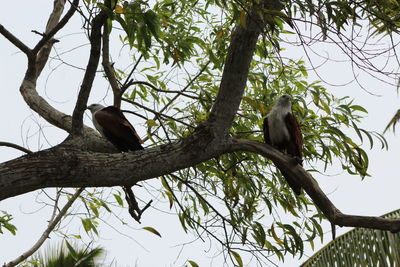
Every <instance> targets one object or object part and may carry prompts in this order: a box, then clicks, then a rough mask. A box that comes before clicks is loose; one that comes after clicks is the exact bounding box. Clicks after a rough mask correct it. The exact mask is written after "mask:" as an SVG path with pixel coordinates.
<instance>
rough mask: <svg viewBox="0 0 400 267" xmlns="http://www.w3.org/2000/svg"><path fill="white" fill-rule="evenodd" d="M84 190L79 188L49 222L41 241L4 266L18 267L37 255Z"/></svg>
mask: <svg viewBox="0 0 400 267" xmlns="http://www.w3.org/2000/svg"><path fill="white" fill-rule="evenodd" d="M83 190H84V188H83V187H82V188H79V189H78V190H77V191H76V192H75V194H73V196H72V197H71V198H70V199H69V200H68V202H67V203H66V204H65V206H64V207H63V208H62V209H61V210H60V212H59V213H58V215H57V216H56V217H55V218H54V219H53V220H52V221H50V222H49V224H48V226H47V228H46V230H45V231H44V232H43V234H42V236H41V237H40V238H39V240H38V241H37V242H36V243H35V244H34V245H33V246H32V247H31V248H30V249H29V250H28V251H26V252H24V253H23V254H22V255H21V256H19V257H17V258H16V259H15V260H12V261H10V262H9V263H7V264H4V265H3V266H4V267H12V266H16V265H17V264H19V263H21V262H22V261H24V260H26V259H27V258H28V257H29V256H31V255H32V254H33V253H35V252H36V251H37V250H38V249H39V248H40V247H41V246H42V244H43V243H44V241H46V239H47V238H48V237H49V235H50V233H51V232H52V231H53V229H54V227H56V225H57V224H58V223H59V222H60V220H61V219H62V217H63V216H64V215H65V214H66V213H67V211H68V209H69V208H70V207H71V205H72V203H74V201H75V200H76V199H77V198H78V197H79V195H80V194H81V193H82V191H83Z"/></svg>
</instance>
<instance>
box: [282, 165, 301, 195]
mask: <svg viewBox="0 0 400 267" xmlns="http://www.w3.org/2000/svg"><path fill="white" fill-rule="evenodd" d="M278 169H279V170H280V171H281V173H282V175H283V177H285V180H286V182H287V183H288V185H289V186H290V188H292V190H293V192H294V193H295V194H296V195H300V194H301V184H300V183H299V182H298V181H296V178H294V177H292V176H290V175H289V174H288V173H287V172H286V171H285V170H282V169H280V168H278Z"/></svg>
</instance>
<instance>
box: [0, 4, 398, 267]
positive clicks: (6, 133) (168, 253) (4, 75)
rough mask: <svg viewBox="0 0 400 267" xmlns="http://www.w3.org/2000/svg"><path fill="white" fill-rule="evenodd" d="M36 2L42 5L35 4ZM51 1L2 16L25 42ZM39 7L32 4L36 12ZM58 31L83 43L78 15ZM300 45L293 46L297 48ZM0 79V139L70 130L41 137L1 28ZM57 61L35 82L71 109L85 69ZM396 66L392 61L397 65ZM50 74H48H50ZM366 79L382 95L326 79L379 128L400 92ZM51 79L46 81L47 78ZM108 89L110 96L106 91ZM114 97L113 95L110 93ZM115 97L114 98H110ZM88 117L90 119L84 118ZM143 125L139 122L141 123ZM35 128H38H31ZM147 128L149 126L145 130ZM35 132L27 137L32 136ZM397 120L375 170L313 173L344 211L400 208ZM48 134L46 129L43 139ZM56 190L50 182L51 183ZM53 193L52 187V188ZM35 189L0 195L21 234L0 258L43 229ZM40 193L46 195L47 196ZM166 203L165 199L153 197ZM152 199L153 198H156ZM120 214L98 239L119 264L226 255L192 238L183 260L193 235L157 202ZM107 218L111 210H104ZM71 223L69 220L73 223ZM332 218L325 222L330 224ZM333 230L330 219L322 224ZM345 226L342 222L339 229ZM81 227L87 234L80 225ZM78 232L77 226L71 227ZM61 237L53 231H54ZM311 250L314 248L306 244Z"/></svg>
mask: <svg viewBox="0 0 400 267" xmlns="http://www.w3.org/2000/svg"><path fill="white" fill-rule="evenodd" d="M38 6H39V7H38ZM51 7H52V1H16V2H13V4H12V6H10V7H9V8H8V9H5V8H2V9H0V23H1V24H3V26H5V27H6V28H7V29H8V30H9V31H11V32H12V33H14V34H15V35H16V36H17V37H19V38H20V39H21V40H22V41H23V42H25V43H26V44H28V46H30V47H32V46H33V44H35V42H36V41H37V40H38V36H37V35H35V34H33V33H31V30H37V31H39V32H41V31H42V30H43V28H44V26H45V24H46V20H47V16H48V14H49V12H50V9H51ZM33 10H34V12H33ZM68 25H69V26H67V27H66V28H65V29H63V30H62V31H61V33H59V34H58V35H57V37H62V36H64V38H62V42H60V43H58V44H57V46H56V48H57V49H58V51H66V50H68V49H70V48H72V47H76V46H78V45H80V44H82V45H83V44H87V41H86V39H85V38H84V36H82V35H79V34H74V35H68V34H71V33H76V32H79V31H80V25H81V22H80V19H79V17H78V15H75V16H74V18H73V20H72V23H70V24H68ZM88 49H89V46H87V45H86V46H83V47H81V48H79V49H77V50H76V51H74V54H73V55H74V57H73V58H70V57H69V58H68V60H69V61H68V63H70V64H74V65H77V66H81V67H85V66H86V59H87V56H88ZM320 49H321V50H326V51H329V52H330V53H331V54H334V55H335V53H339V52H338V51H336V50H334V49H333V48H332V47H326V48H324V47H322V48H320ZM293 51H295V49H293ZM298 51H299V50H298V49H296V52H291V51H288V54H289V55H290V54H291V53H292V55H293V56H296V57H297V56H298V55H299V53H298ZM0 58H1V61H0V80H1V81H2V86H1V87H2V88H1V89H2V90H0V114H2V115H0V125H3V127H2V131H1V132H0V141H7V142H13V143H16V144H20V145H23V144H26V143H27V144H28V145H29V148H30V149H32V150H34V151H36V150H38V149H40V148H41V147H42V146H44V147H48V146H49V145H48V144H47V142H48V143H49V144H50V145H55V144H57V143H59V142H61V141H62V140H63V138H64V137H65V136H66V134H65V133H64V132H62V131H60V130H58V129H55V128H54V127H45V128H43V129H42V131H43V134H42V135H41V136H40V138H38V134H37V133H36V132H37V131H38V127H37V123H36V122H37V121H38V122H39V124H41V125H46V126H48V124H47V123H45V122H44V121H43V120H41V119H39V118H38V116H37V115H36V114H33V113H32V112H31V111H30V109H29V108H28V107H27V105H26V104H25V103H24V101H23V99H22V97H21V96H20V94H19V85H20V83H21V80H22V77H23V75H24V72H25V68H26V57H25V56H24V55H23V54H22V53H20V52H19V51H18V49H17V48H15V47H14V46H13V45H11V44H10V43H9V42H8V41H7V40H6V39H5V38H3V37H2V36H0ZM58 64H60V62H58V61H56V60H52V61H50V63H49V64H48V66H46V68H45V73H43V74H42V76H41V78H40V81H39V83H38V90H39V92H40V94H41V95H42V96H45V95H47V99H48V101H49V102H50V103H51V104H53V105H54V106H55V107H56V108H59V109H60V110H62V111H64V112H65V113H67V114H71V113H72V109H73V105H74V102H75V99H76V95H77V92H78V90H79V85H80V82H81V80H82V77H83V72H82V71H79V70H76V69H74V68H70V67H66V66H61V67H59V68H56V69H55V70H54V72H51V70H52V69H53V68H55V67H56V66H57V65H58ZM397 67H398V66H393V68H397ZM319 73H320V74H322V76H323V77H324V79H326V80H327V81H329V82H331V83H335V84H341V83H345V82H347V81H348V80H349V79H351V78H350V77H351V73H350V68H349V64H348V63H337V62H336V63H330V64H327V65H326V66H325V67H323V68H322V69H321V70H320V71H319ZM49 74H51V75H49ZM99 76H100V75H99ZM361 77H362V80H363V82H364V85H366V86H367V88H368V89H369V90H370V91H372V92H374V93H376V94H381V95H382V96H381V97H376V96H372V95H370V94H368V93H366V92H365V91H363V90H362V89H360V88H359V87H358V86H357V85H356V84H355V83H352V84H349V85H347V86H344V87H329V88H332V91H331V92H334V93H335V94H338V95H340V96H344V95H350V96H352V97H354V98H355V99H356V102H357V103H358V104H361V105H362V106H364V107H365V108H367V110H368V111H369V115H368V116H367V118H366V119H365V121H363V123H362V126H363V127H364V128H366V129H369V130H375V131H378V132H382V130H383V129H384V127H385V126H386V124H387V122H388V121H389V119H390V118H391V117H392V116H393V114H394V112H395V110H397V109H398V108H399V107H400V105H399V98H398V96H397V94H396V90H395V88H394V87H391V86H388V85H386V84H383V83H381V82H378V81H376V80H374V79H370V78H368V77H366V76H365V77H364V76H361ZM46 79H47V86H46ZM106 90H107V84H106V83H105V82H104V80H103V79H101V78H98V79H97V80H96V83H95V86H94V91H93V94H92V96H91V100H90V101H89V102H90V103H94V102H99V101H101V99H102V98H103V97H104V95H105V92H106ZM108 97H109V96H108ZM108 99H110V98H108ZM108 103H111V101H108ZM87 121H88V120H87ZM137 128H138V130H139V132H140V131H141V130H140V128H143V127H140V125H139V126H138V127H137ZM33 134H35V135H33ZM143 134H144V132H143ZM29 135H33V137H32V138H30V139H29V140H28V142H26V141H27V136H29ZM399 135H400V128H399V134H398V135H397V136H394V135H393V134H392V132H390V133H388V134H386V137H387V140H388V142H389V150H388V151H386V150H380V146H379V145H376V146H375V147H374V149H373V150H372V151H369V150H368V149H367V148H368V147H367V146H366V147H365V149H366V150H367V152H368V153H369V158H370V168H369V173H370V174H371V175H372V177H367V178H366V179H365V180H364V181H363V182H361V179H360V178H359V177H356V176H350V175H348V174H347V173H345V172H342V171H340V170H337V171H336V172H335V171H330V172H329V174H338V175H334V176H321V175H315V178H316V179H317V180H318V182H319V183H320V185H321V187H322V188H323V190H324V192H326V193H329V197H330V198H331V200H332V202H333V203H334V204H335V205H336V207H337V208H339V209H340V210H341V211H342V212H344V213H348V214H355V215H371V216H372V215H382V214H384V213H387V212H390V211H392V210H395V209H398V208H399V205H398V203H399V199H400V196H399V194H398V188H399V186H400V180H399V179H400V177H399V174H398V172H397V171H396V169H397V165H396V164H398V163H399V158H400V157H399V156H400V153H399V147H400V137H399ZM43 137H46V138H47V140H46V139H44V138H43ZM20 155H22V154H21V153H20V152H18V151H16V150H13V149H10V148H5V147H0V161H1V162H3V161H6V160H9V159H13V158H15V157H18V156H20ZM50 191H51V190H50ZM51 192H52V193H53V192H54V190H53V191H51ZM36 195H37V192H33V193H28V194H25V195H22V196H18V197H14V198H11V199H7V200H5V201H2V202H1V203H0V210H7V211H8V212H9V213H11V214H12V215H13V216H14V217H15V219H14V220H13V223H14V224H15V225H16V226H17V227H18V233H17V235H16V236H12V235H10V234H8V233H6V234H4V235H0V263H2V262H7V261H9V260H11V259H14V258H15V257H16V256H17V255H19V253H22V252H24V251H25V250H26V249H28V248H29V247H30V246H31V245H32V244H33V243H34V242H35V241H36V240H37V239H38V237H39V236H40V234H41V233H42V231H43V230H44V229H45V226H46V223H47V220H48V219H49V217H50V213H49V210H48V209H43V210H37V209H38V208H39V207H40V205H38V204H35V202H34V201H35V196H36ZM42 198H43V197H42ZM155 204H157V205H160V206H159V207H160V208H161V207H162V208H163V209H164V210H166V207H167V206H168V203H155ZM153 206H154V205H153ZM121 215H122V216H123V217H124V218H125V221H126V222H129V225H130V226H132V227H133V229H128V228H126V227H124V228H120V227H119V226H120V225H119V223H118V222H114V224H113V225H114V227H117V228H118V229H123V230H122V231H123V232H124V234H125V235H128V236H130V237H131V238H133V239H134V240H136V241H133V240H132V239H131V238H128V237H126V236H125V235H121V234H119V233H117V232H116V231H114V230H112V229H111V228H110V227H107V226H104V227H102V229H101V242H100V243H101V245H102V246H103V247H104V248H105V249H106V250H107V253H108V254H107V261H108V262H110V261H112V260H113V259H114V260H115V261H116V262H117V264H118V266H135V263H137V264H138V266H181V265H183V264H184V263H185V260H186V259H191V260H194V261H196V262H197V263H199V264H200V266H220V264H218V262H220V260H221V257H219V258H217V259H216V260H214V261H213V260H212V257H213V252H212V251H214V248H213V247H211V252H208V250H209V249H210V244H209V242H208V241H206V242H205V243H202V242H196V243H195V244H194V245H187V246H186V247H185V248H184V250H183V251H182V253H181V254H180V256H179V258H178V260H177V261H176V262H175V260H176V258H177V257H178V255H179V251H180V248H181V247H179V246H178V247H176V245H179V244H183V243H185V242H190V241H191V240H193V239H194V238H193V236H191V235H185V234H184V232H183V230H182V229H181V226H180V223H179V221H178V218H177V217H176V216H168V215H165V214H163V213H161V212H159V211H157V210H149V211H148V212H146V213H145V214H144V216H143V223H142V225H138V224H137V223H136V222H134V221H133V220H132V219H130V218H129V216H128V215H127V214H126V211H121ZM105 220H107V221H108V222H110V221H111V220H112V219H111V218H105ZM73 225H74V224H72V225H69V226H68V227H71V228H73ZM143 226H152V227H154V228H156V229H157V230H158V231H159V232H160V233H161V234H162V236H163V237H162V238H158V237H157V236H155V235H152V234H151V233H148V232H146V231H143V230H140V228H141V227H143ZM326 226H327V225H326ZM324 229H326V231H329V227H325V228H324ZM346 230H348V228H345V229H339V230H338V234H340V233H343V232H344V231H346ZM80 231H81V234H82V235H84V233H83V230H82V229H81V230H80ZM74 233H77V230H76V228H74ZM52 240H53V241H54V240H56V238H54V236H53V238H52ZM329 240H330V235H329V234H327V235H326V236H325V240H324V241H325V243H326V241H329ZM136 242H138V243H140V244H141V245H142V246H143V247H145V248H146V249H143V248H142V247H141V246H139V245H138V244H137V243H136ZM306 254H307V255H311V254H312V252H310V251H308V252H306ZM304 260H305V258H302V259H301V260H300V261H299V260H298V259H297V258H295V259H292V258H291V257H290V256H287V258H286V259H285V263H278V265H279V266H294V265H295V264H298V263H300V262H303V261H304Z"/></svg>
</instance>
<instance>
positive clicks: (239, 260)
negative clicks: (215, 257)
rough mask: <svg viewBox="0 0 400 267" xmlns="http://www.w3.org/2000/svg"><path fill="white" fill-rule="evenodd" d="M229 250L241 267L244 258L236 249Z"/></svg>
mask: <svg viewBox="0 0 400 267" xmlns="http://www.w3.org/2000/svg"><path fill="white" fill-rule="evenodd" d="M229 252H230V253H231V255H232V256H233V257H234V258H235V260H236V262H237V263H238V265H239V267H243V260H242V257H240V255H239V253H237V252H236V251H233V250H230V251H229Z"/></svg>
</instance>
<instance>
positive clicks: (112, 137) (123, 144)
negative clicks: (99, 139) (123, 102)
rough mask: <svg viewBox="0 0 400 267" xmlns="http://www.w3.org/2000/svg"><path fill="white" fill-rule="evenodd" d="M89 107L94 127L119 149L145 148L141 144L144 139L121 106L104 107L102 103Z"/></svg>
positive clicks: (122, 150)
mask: <svg viewBox="0 0 400 267" xmlns="http://www.w3.org/2000/svg"><path fill="white" fill-rule="evenodd" d="M87 108H88V109H89V110H90V112H91V113H92V121H93V124H94V127H96V129H97V130H98V131H99V132H100V134H101V135H102V136H103V137H105V138H106V139H107V140H108V141H110V142H111V143H112V144H113V145H114V146H115V147H116V148H117V149H118V150H119V151H121V152H126V151H133V150H142V149H144V148H143V147H142V145H141V144H143V140H142V139H141V138H140V137H139V135H138V134H137V133H136V131H135V128H133V126H132V124H130V122H129V121H128V120H127V119H126V118H125V116H124V114H123V113H122V112H121V110H120V109H119V108H117V107H114V106H109V107H104V106H102V105H100V104H92V105H90V106H88V107H87Z"/></svg>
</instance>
